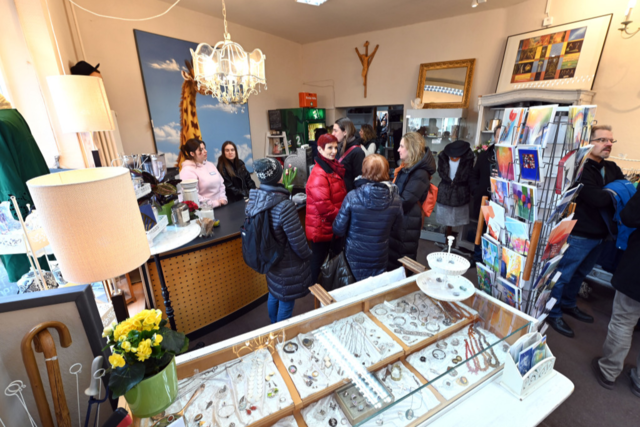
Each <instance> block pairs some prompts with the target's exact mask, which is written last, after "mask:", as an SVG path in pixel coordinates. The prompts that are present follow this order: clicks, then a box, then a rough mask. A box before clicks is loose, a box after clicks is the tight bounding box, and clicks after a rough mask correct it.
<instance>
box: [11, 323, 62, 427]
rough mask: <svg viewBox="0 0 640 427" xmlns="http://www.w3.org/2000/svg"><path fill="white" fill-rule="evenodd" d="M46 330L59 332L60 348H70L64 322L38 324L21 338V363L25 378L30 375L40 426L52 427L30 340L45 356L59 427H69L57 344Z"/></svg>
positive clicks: (37, 350)
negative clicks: (23, 367) (51, 329)
mask: <svg viewBox="0 0 640 427" xmlns="http://www.w3.org/2000/svg"><path fill="white" fill-rule="evenodd" d="M47 328H55V329H56V330H57V331H58V336H59V337H60V344H61V345H62V347H64V348H67V347H69V346H70V345H71V334H70V333H69V329H67V327H66V326H65V325H64V324H63V323H61V322H57V321H51V322H44V323H40V324H39V325H38V326H36V327H35V328H33V329H31V330H30V331H29V332H28V333H27V334H26V335H25V336H24V338H22V344H21V345H20V348H21V351H22V361H23V363H24V366H25V368H26V370H27V375H28V376H29V382H30V383H31V388H32V389H33V397H34V398H35V401H36V406H37V407H38V414H40V420H41V421H42V426H43V427H54V424H53V419H52V418H51V412H50V410H49V403H48V402H47V397H46V395H45V393H44V387H43V385H42V379H41V378H40V371H39V370H38V364H37V363H36V356H35V354H34V352H33V347H32V346H31V342H32V341H33V344H34V346H35V350H36V352H38V353H44V360H45V363H46V366H47V373H48V374H49V385H50V386H51V397H52V398H53V407H54V410H55V413H56V421H57V424H58V427H71V417H70V415H69V408H68V407H67V400H66V397H65V394H64V388H63V386H62V375H61V373H60V365H59V364H58V354H57V352H56V344H55V342H54V341H53V337H52V336H51V333H49V331H48V330H47Z"/></svg>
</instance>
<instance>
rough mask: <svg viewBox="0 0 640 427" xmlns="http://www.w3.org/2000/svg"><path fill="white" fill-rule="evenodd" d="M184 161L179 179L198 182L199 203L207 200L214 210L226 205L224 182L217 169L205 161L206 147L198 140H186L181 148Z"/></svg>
mask: <svg viewBox="0 0 640 427" xmlns="http://www.w3.org/2000/svg"><path fill="white" fill-rule="evenodd" d="M180 150H182V155H183V156H184V158H185V159H187V160H185V161H183V162H182V166H181V169H180V179H181V180H183V181H184V180H187V179H197V180H198V187H197V188H198V198H199V199H200V202H202V201H203V200H205V199H208V200H209V201H210V203H211V205H212V206H213V207H214V208H217V207H218V206H222V205H226V204H227V195H226V193H225V191H224V181H223V179H222V176H220V173H219V172H218V168H216V166H215V165H214V164H213V163H211V162H208V161H207V146H206V145H205V143H204V142H203V141H200V140H199V139H195V138H194V139H190V140H188V141H187V142H186V143H185V144H184V145H183V146H182V147H181V148H180Z"/></svg>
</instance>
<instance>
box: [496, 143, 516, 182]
mask: <svg viewBox="0 0 640 427" xmlns="http://www.w3.org/2000/svg"><path fill="white" fill-rule="evenodd" d="M495 152H496V162H497V163H498V176H499V177H500V178H502V179H507V180H510V181H513V180H514V179H515V176H516V174H515V169H514V165H513V147H511V146H510V145H498V144H496V146H495Z"/></svg>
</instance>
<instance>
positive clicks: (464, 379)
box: [456, 377, 469, 387]
mask: <svg viewBox="0 0 640 427" xmlns="http://www.w3.org/2000/svg"><path fill="white" fill-rule="evenodd" d="M456 383H457V384H458V385H461V386H463V387H466V386H468V385H469V380H468V379H467V377H460V378H458V379H457V380H456Z"/></svg>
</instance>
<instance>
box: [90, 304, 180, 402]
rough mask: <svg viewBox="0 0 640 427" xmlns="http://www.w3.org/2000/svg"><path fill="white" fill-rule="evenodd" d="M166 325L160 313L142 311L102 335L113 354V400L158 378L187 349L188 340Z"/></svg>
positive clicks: (158, 311) (111, 326) (111, 383)
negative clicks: (149, 379) (153, 377)
mask: <svg viewBox="0 0 640 427" xmlns="http://www.w3.org/2000/svg"><path fill="white" fill-rule="evenodd" d="M166 324H167V321H166V320H165V319H163V318H162V312H161V311H160V310H143V311H141V312H140V313H138V314H136V315H135V316H133V317H130V318H128V319H127V320H125V321H123V322H120V323H116V322H115V321H114V322H113V323H112V324H111V325H110V326H108V327H107V328H105V329H104V331H103V332H102V336H103V337H104V338H106V339H107V347H111V352H112V355H111V356H109V363H110V364H111V375H110V378H109V388H110V389H111V391H112V392H113V396H114V398H115V397H118V396H122V395H124V394H125V393H126V392H128V391H129V390H131V389H132V388H133V387H135V386H136V385H138V384H139V383H140V382H141V381H142V380H144V379H145V378H149V377H151V376H153V375H156V374H157V373H159V372H160V371H162V370H163V369H164V368H165V367H166V366H167V365H168V364H169V363H170V362H171V361H172V360H173V358H174V357H175V356H176V355H178V354H180V353H184V352H185V351H186V350H187V348H188V347H189V339H188V338H187V337H185V335H184V334H183V333H181V332H176V331H173V330H171V329H169V328H167V327H166V326H165V325H166ZM105 348H106V347H105Z"/></svg>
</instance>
